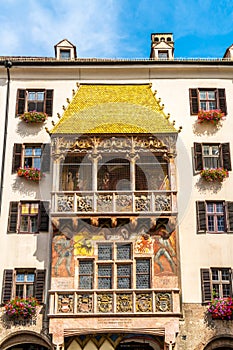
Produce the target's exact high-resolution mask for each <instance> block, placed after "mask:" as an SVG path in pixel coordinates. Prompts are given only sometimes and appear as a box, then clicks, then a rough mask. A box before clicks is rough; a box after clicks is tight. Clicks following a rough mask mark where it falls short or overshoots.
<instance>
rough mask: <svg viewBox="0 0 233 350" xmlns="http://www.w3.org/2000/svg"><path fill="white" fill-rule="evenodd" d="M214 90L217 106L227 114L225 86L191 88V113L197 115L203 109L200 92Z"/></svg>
mask: <svg viewBox="0 0 233 350" xmlns="http://www.w3.org/2000/svg"><path fill="white" fill-rule="evenodd" d="M203 91H206V92H207V91H213V92H214V93H215V100H216V108H215V109H220V110H221V111H222V113H224V114H225V115H227V105H226V93H225V89H224V88H204V87H201V88H190V89H189V102H190V114H191V115H197V114H198V112H199V111H200V110H201V103H200V92H203Z"/></svg>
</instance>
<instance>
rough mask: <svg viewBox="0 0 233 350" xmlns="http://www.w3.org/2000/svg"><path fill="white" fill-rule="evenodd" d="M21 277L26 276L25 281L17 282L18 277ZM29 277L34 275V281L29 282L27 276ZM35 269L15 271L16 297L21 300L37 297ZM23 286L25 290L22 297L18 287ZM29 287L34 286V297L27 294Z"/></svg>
mask: <svg viewBox="0 0 233 350" xmlns="http://www.w3.org/2000/svg"><path fill="white" fill-rule="evenodd" d="M19 275H23V276H24V280H23V281H17V276H19ZM28 275H33V281H32V282H30V281H27V278H26V277H27V276H28ZM35 277H36V276H35V269H32V270H29V269H26V270H25V269H23V270H22V269H16V270H15V276H14V295H15V296H18V297H20V298H28V297H34V295H35ZM19 286H21V287H22V289H23V292H22V295H20V293H19V292H17V289H18V288H17V287H19ZM29 286H32V287H33V288H32V289H33V293H32V295H28V293H27V288H28V287H29Z"/></svg>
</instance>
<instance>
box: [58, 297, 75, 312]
mask: <svg viewBox="0 0 233 350" xmlns="http://www.w3.org/2000/svg"><path fill="white" fill-rule="evenodd" d="M73 311H74V295H73V294H63V295H61V294H60V295H59V296H58V312H62V313H68V312H73Z"/></svg>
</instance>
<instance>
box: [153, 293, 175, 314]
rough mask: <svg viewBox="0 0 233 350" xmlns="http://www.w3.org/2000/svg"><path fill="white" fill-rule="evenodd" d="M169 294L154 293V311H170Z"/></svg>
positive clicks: (170, 298)
mask: <svg viewBox="0 0 233 350" xmlns="http://www.w3.org/2000/svg"><path fill="white" fill-rule="evenodd" d="M171 300H172V297H171V293H156V310H157V311H162V312H167V311H172V310H171Z"/></svg>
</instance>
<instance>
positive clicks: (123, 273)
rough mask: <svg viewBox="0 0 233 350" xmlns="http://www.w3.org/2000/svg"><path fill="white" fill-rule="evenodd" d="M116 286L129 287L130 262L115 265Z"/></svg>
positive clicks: (120, 287)
mask: <svg viewBox="0 0 233 350" xmlns="http://www.w3.org/2000/svg"><path fill="white" fill-rule="evenodd" d="M117 288H118V289H129V288H131V264H124V265H117Z"/></svg>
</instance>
